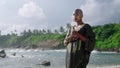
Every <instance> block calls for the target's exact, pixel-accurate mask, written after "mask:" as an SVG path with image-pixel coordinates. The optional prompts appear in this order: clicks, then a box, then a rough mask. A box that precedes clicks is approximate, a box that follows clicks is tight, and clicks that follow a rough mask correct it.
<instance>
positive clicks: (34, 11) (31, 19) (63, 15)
mask: <svg viewBox="0 0 120 68" xmlns="http://www.w3.org/2000/svg"><path fill="white" fill-rule="evenodd" d="M119 6H120V0H0V30H1V32H2V34H7V33H10V32H11V31H14V30H17V32H18V33H19V32H22V31H23V30H28V29H32V30H33V29H56V28H59V27H60V26H66V24H67V23H70V22H72V14H73V11H74V10H75V9H76V8H80V9H82V10H83V12H84V18H83V21H84V23H88V24H90V25H92V26H93V25H102V24H107V23H117V22H119V21H120V7H119Z"/></svg>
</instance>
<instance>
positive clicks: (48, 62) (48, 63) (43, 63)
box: [41, 61, 50, 66]
mask: <svg viewBox="0 0 120 68" xmlns="http://www.w3.org/2000/svg"><path fill="white" fill-rule="evenodd" d="M41 65H44V66H50V61H43V62H42V63H41Z"/></svg>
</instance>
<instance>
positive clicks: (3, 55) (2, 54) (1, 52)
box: [0, 50, 6, 58]
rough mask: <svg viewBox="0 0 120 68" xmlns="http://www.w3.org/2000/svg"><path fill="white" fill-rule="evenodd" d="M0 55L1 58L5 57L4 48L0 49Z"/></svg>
mask: <svg viewBox="0 0 120 68" xmlns="http://www.w3.org/2000/svg"><path fill="white" fill-rule="evenodd" d="M0 57H1V58H5V57H6V53H5V50H1V51H0Z"/></svg>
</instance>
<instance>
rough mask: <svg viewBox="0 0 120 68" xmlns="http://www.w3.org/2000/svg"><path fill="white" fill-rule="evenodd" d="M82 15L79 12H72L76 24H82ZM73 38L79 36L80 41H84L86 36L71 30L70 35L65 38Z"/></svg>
mask: <svg viewBox="0 0 120 68" xmlns="http://www.w3.org/2000/svg"><path fill="white" fill-rule="evenodd" d="M82 17H83V14H82V13H79V14H78V13H75V14H74V20H75V22H77V25H82V24H83V21H82ZM73 38H79V39H80V40H81V41H83V42H86V37H85V36H83V35H81V34H80V33H78V32H77V31H73V34H72V36H71V37H70V38H68V39H67V40H71V39H73Z"/></svg>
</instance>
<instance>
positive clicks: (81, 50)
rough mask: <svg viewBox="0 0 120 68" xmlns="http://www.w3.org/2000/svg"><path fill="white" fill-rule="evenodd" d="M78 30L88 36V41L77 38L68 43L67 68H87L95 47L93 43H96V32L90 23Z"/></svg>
mask: <svg viewBox="0 0 120 68" xmlns="http://www.w3.org/2000/svg"><path fill="white" fill-rule="evenodd" d="M86 28H87V29H86ZM88 28H90V29H88ZM78 32H79V33H80V34H82V35H83V36H86V38H87V41H86V43H85V42H82V41H81V40H80V39H77V40H75V41H72V42H70V43H69V44H68V45H67V51H66V68H86V66H87V64H88V62H89V57H90V52H91V51H92V49H93V47H94V46H93V45H92V44H93V43H94V37H95V36H94V33H93V32H92V29H91V27H90V26H89V25H84V26H83V27H82V28H81V29H80V30H79V31H78ZM89 47H90V48H89Z"/></svg>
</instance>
